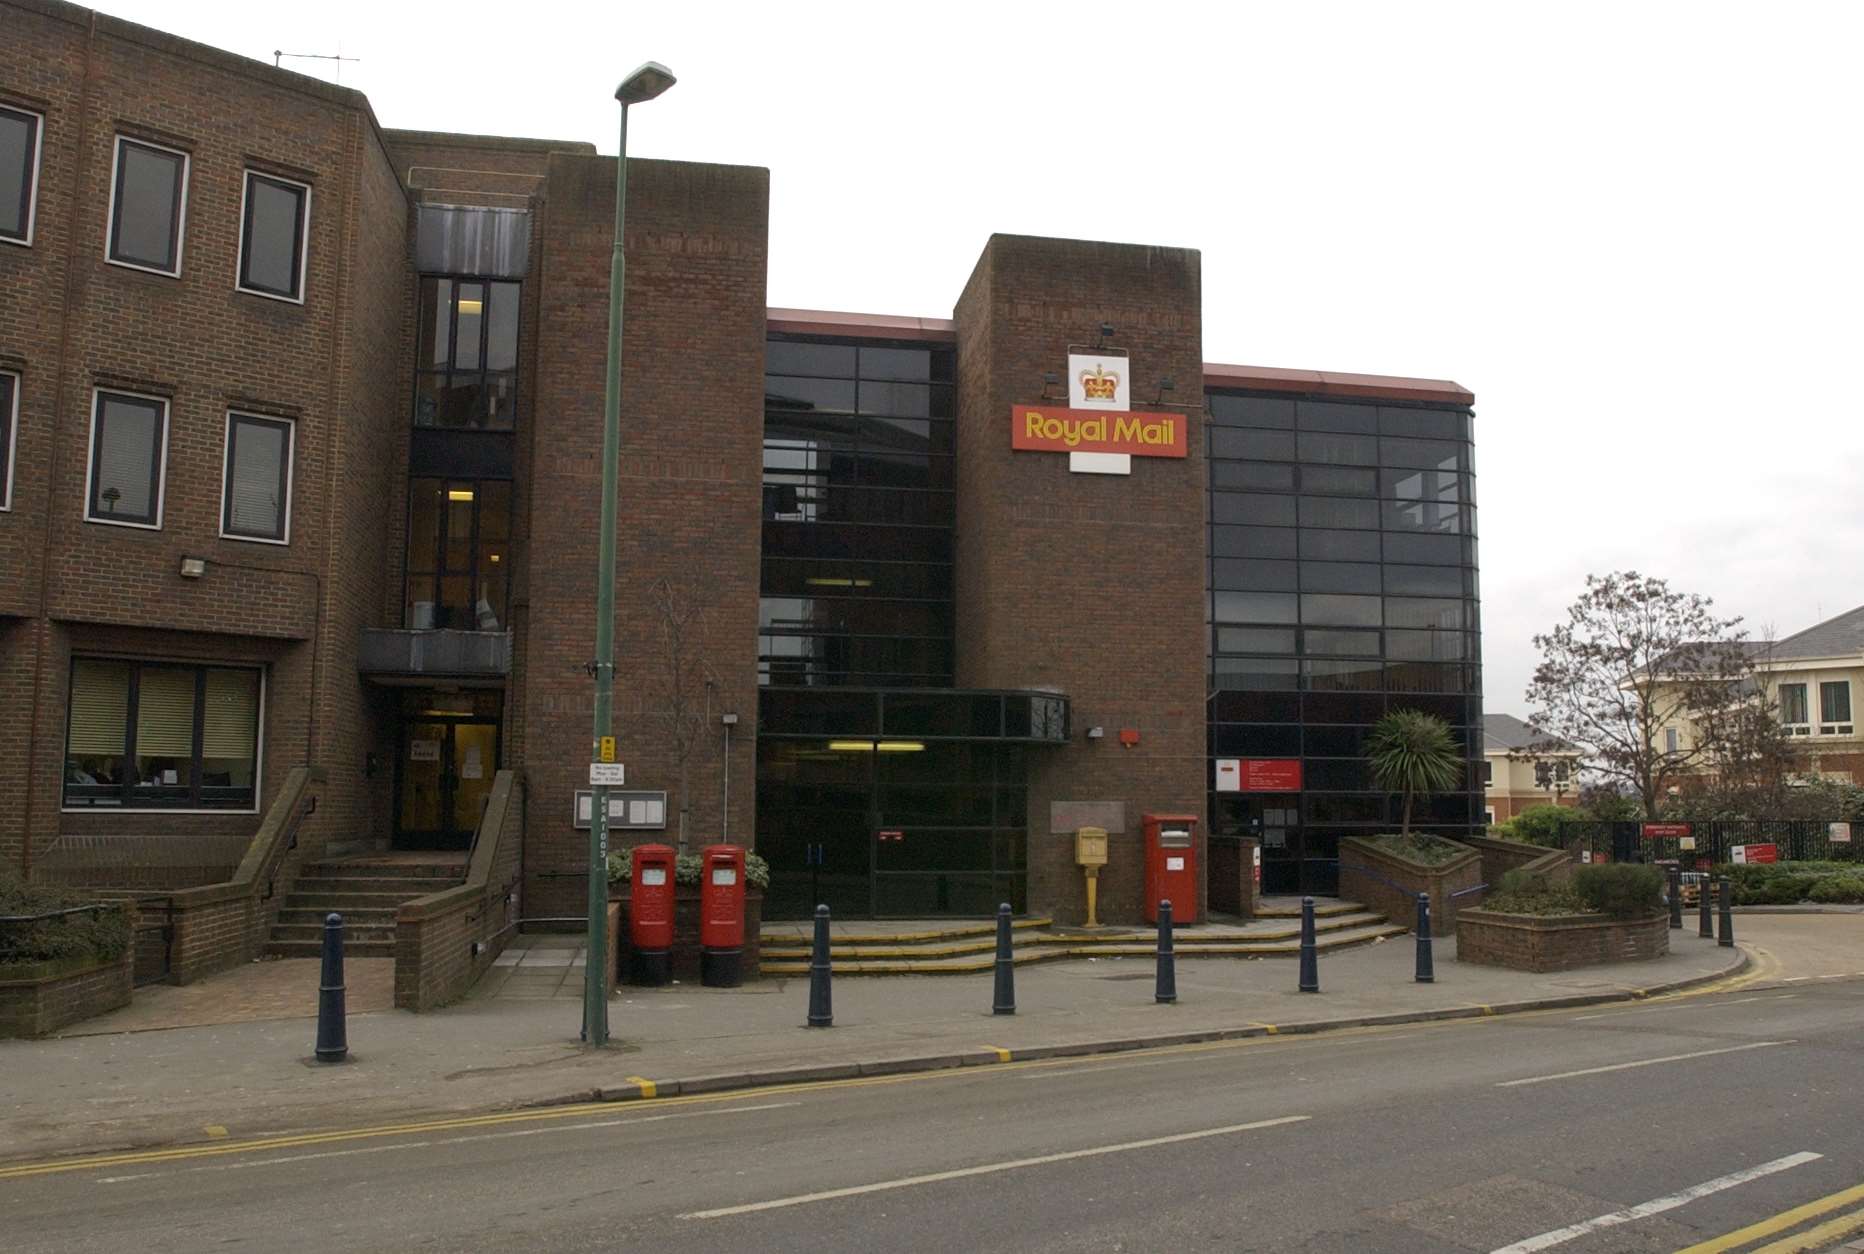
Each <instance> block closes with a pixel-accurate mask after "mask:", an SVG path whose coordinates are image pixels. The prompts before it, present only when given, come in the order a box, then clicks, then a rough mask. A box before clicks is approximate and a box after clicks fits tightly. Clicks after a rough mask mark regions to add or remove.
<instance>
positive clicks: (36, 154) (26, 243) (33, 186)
mask: <svg viewBox="0 0 1864 1254" xmlns="http://www.w3.org/2000/svg"><path fill="white" fill-rule="evenodd" d="M0 113H16V114H18V115H19V116H21V117H24V118H30V119H32V122H33V128H32V154H31V159H30V160H28V161H27V163H26V179H25V186H24V188H23V189H22V190H23V191H24V194H25V203H26V215H25V217H26V222H25V234H23V235H8V234H6V233H5V232H0V244H14V245H17V246H19V247H20V248H31V247H32V234H33V228H34V227H35V226H36V225H37V224H38V220H39V171H40V168H41V167H42V166H43V164H44V160H45V114H43V113H41V112H39V111H38V110H36V109H28V108H25V107H23V106H21V105H16V104H7V103H5V102H0Z"/></svg>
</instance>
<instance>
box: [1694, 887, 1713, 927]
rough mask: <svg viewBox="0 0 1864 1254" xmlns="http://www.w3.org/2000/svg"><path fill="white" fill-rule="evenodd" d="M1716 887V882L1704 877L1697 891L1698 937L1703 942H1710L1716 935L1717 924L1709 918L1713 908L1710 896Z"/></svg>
mask: <svg viewBox="0 0 1864 1254" xmlns="http://www.w3.org/2000/svg"><path fill="white" fill-rule="evenodd" d="M1714 887H1715V881H1714V880H1712V879H1710V878H1709V877H1708V876H1706V875H1705V876H1703V877H1702V883H1701V885H1700V886H1699V887H1698V888H1697V889H1696V935H1697V936H1700V937H1701V938H1702V939H1703V940H1708V939H1709V938H1710V937H1712V936H1714V935H1715V923H1714V920H1712V919H1711V918H1710V917H1709V911H1710V909H1711V908H1712V907H1711V906H1710V905H1709V894H1710V892H1711V891H1712V890H1713V889H1714Z"/></svg>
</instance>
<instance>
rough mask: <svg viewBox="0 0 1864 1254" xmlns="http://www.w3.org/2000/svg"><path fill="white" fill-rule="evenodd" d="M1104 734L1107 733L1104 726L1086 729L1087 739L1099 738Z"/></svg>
mask: <svg viewBox="0 0 1864 1254" xmlns="http://www.w3.org/2000/svg"><path fill="white" fill-rule="evenodd" d="M1106 734H1107V729H1106V728H1104V727H1090V728H1088V729H1087V738H1088V739H1089V740H1099V739H1100V738H1101V737H1102V736H1105V735H1106Z"/></svg>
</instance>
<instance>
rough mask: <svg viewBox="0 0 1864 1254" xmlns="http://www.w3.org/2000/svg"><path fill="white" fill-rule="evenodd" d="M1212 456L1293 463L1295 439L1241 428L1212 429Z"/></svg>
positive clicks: (1277, 432) (1289, 436) (1278, 432)
mask: <svg viewBox="0 0 1864 1254" xmlns="http://www.w3.org/2000/svg"><path fill="white" fill-rule="evenodd" d="M1210 455H1211V456H1212V457H1234V458H1243V459H1249V460H1254V461H1271V462H1291V461H1293V460H1295V456H1294V435H1293V434H1292V433H1291V432H1286V431H1250V430H1247V429H1245V428H1241V427H1218V426H1212V427H1211V428H1210Z"/></svg>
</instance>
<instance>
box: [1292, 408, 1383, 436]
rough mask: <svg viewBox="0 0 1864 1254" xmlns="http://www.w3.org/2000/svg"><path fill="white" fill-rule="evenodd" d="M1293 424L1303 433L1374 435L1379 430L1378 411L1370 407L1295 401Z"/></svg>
mask: <svg viewBox="0 0 1864 1254" xmlns="http://www.w3.org/2000/svg"><path fill="white" fill-rule="evenodd" d="M1294 424H1295V426H1297V427H1299V428H1301V429H1302V430H1303V431H1349V432H1357V433H1359V434H1362V435H1374V434H1376V433H1377V432H1378V429H1379V411H1378V410H1377V408H1375V407H1374V406H1371V405H1348V404H1343V403H1341V402H1337V401H1297V402H1296V403H1295V407H1294Z"/></svg>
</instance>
